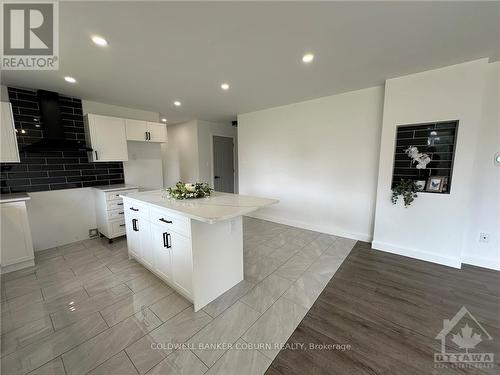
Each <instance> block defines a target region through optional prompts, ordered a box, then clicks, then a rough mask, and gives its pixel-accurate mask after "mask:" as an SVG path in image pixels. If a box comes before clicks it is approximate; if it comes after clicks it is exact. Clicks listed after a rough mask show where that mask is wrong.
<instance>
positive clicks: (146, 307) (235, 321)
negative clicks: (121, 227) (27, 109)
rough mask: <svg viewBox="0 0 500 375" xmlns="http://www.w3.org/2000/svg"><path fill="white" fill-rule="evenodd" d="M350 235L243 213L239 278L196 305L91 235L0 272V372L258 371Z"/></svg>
mask: <svg viewBox="0 0 500 375" xmlns="http://www.w3.org/2000/svg"><path fill="white" fill-rule="evenodd" d="M354 244H355V241H353V240H349V239H345V238H340V237H335V236H330V235H326V234H321V233H317V232H312V231H307V230H302V229H297V228H292V227H288V226H285V225H280V224H276V223H271V222H267V221H262V220H256V219H251V218H245V219H244V255H245V280H243V281H242V282H241V283H240V284H238V285H237V286H235V287H234V288H232V289H231V290H229V291H228V292H227V293H225V294H224V295H222V296H221V297H220V298H218V299H217V300H216V301H214V302H212V303H211V304H209V305H208V306H206V307H205V308H204V309H203V310H202V311H199V312H197V313H194V312H193V308H192V305H191V304H190V302H188V301H187V300H185V299H184V298H183V297H181V296H179V295H178V294H176V293H175V292H174V291H173V290H172V289H171V288H169V287H168V286H167V285H166V284H164V283H163V282H162V281H161V280H159V279H158V278H156V277H155V276H154V275H153V274H152V273H150V272H149V271H148V270H146V269H145V268H144V267H142V266H141V265H140V264H138V263H137V262H135V261H134V260H129V259H128V255H127V247H126V241H125V240H124V239H122V240H118V241H115V242H114V243H113V244H112V245H108V244H107V242H105V241H102V240H99V239H95V240H85V241H82V242H78V243H74V244H70V245H66V246H62V247H58V248H54V249H50V250H45V251H43V252H38V253H37V254H36V266H34V267H31V268H29V269H25V270H21V271H17V272H13V273H9V274H6V275H3V276H2V278H1V281H2V283H1V293H2V294H1V297H2V303H1V307H2V309H1V313H2V319H1V321H2V326H1V333H2V337H1V369H2V373H3V374H9V375H10V374H26V373H30V374H70V375H73V374H75V375H79V374H87V373H90V374H120V375H127V374H145V373H147V374H190V375H194V374H203V373H207V374H235V373H238V374H239V375H243V374H252V375H255V374H262V373H264V372H265V371H266V369H267V368H268V366H269V365H270V364H271V362H272V360H273V359H274V358H275V357H276V355H277V354H278V352H279V350H280V346H279V345H280V344H284V343H285V342H286V341H287V339H288V338H289V337H290V335H291V334H292V332H293V331H294V330H295V328H296V327H297V325H298V324H299V322H300V321H301V320H302V318H303V317H304V316H305V314H306V312H307V311H308V309H309V308H310V307H311V306H312V304H313V303H314V301H315V300H316V298H317V297H318V296H319V294H320V293H321V291H322V290H323V288H324V287H325V286H326V284H327V283H328V281H329V280H330V279H331V277H332V276H333V275H334V273H335V272H336V270H337V269H338V268H339V267H340V265H341V264H342V262H343V260H344V259H345V258H346V257H347V255H348V254H349V252H350V251H351V249H352V247H353V246H354Z"/></svg>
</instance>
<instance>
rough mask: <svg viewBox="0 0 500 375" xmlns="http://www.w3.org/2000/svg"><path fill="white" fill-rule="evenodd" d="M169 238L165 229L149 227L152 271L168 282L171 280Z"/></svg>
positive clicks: (157, 226)
mask: <svg viewBox="0 0 500 375" xmlns="http://www.w3.org/2000/svg"><path fill="white" fill-rule="evenodd" d="M170 237H171V234H169V233H168V232H167V231H166V230H165V228H162V227H161V226H159V225H154V224H152V225H151V245H152V248H153V258H154V270H155V271H156V273H157V274H158V275H160V276H161V277H163V278H164V279H165V280H167V281H169V282H173V278H172V245H171V244H170Z"/></svg>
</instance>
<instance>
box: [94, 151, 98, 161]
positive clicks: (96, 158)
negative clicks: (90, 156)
mask: <svg viewBox="0 0 500 375" xmlns="http://www.w3.org/2000/svg"><path fill="white" fill-rule="evenodd" d="M94 153H95V160H99V155H98V154H97V151H94Z"/></svg>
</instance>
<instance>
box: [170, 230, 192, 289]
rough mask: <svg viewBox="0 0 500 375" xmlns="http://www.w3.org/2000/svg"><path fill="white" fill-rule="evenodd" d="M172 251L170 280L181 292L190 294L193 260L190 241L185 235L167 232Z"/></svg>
mask: <svg viewBox="0 0 500 375" xmlns="http://www.w3.org/2000/svg"><path fill="white" fill-rule="evenodd" d="M169 236H170V237H171V238H170V243H171V246H172V248H171V251H172V279H173V280H172V281H173V283H174V284H175V286H176V287H177V288H178V289H180V290H181V291H182V293H183V294H189V295H190V294H191V291H192V283H193V262H192V259H193V257H192V255H191V241H190V240H189V239H187V238H186V237H184V236H182V235H180V234H178V233H175V232H171V233H169Z"/></svg>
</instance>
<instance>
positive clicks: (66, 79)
mask: <svg viewBox="0 0 500 375" xmlns="http://www.w3.org/2000/svg"><path fill="white" fill-rule="evenodd" d="M64 80H65V81H66V82H69V83H76V79H74V78H73V77H70V76H66V77H64Z"/></svg>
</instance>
